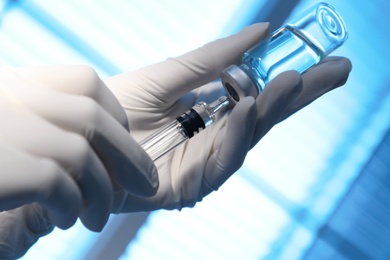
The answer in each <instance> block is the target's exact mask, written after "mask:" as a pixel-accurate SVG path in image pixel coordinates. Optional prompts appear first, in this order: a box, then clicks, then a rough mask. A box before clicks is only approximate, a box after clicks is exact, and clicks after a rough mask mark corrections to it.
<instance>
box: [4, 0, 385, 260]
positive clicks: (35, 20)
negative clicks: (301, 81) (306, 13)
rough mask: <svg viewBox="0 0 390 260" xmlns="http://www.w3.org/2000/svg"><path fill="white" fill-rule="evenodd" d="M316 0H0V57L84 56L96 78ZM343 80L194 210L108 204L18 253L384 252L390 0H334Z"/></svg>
mask: <svg viewBox="0 0 390 260" xmlns="http://www.w3.org/2000/svg"><path fill="white" fill-rule="evenodd" d="M317 2H319V1H305V0H301V1H299V0H297V1H292V0H291V1H282V0H280V1H276V0H275V1H264V0H229V1H223V0H215V1H209V0H198V1H175V0H131V1H127V0H116V1H109V0H83V1H80V0H67V1H59V0H25V1H22V0H19V1H17V0H13V1H11V0H9V1H5V0H3V1H1V2H0V3H1V4H0V8H1V20H0V65H1V66H9V65H11V66H27V65H31V64H42V63H44V64H58V63H72V64H74V63H82V64H89V65H91V66H92V67H94V68H95V69H96V70H97V71H98V73H99V75H100V76H101V77H102V78H105V77H107V76H109V75H113V74H115V73H119V72H122V71H127V70H133V69H136V68H138V67H140V66H145V65H148V64H151V63H154V62H157V61H160V60H163V59H165V58H167V57H170V56H176V55H179V54H182V53H184V52H186V51H189V50H191V49H194V48H196V47H198V46H201V45H203V44H205V43H207V42H208V41H211V40H214V39H217V38H220V37H224V36H227V35H230V34H232V33H234V32H237V31H238V30H240V29H241V28H242V27H244V26H246V25H249V24H251V23H254V22H262V21H271V22H272V27H273V29H276V28H278V27H279V26H280V25H282V24H283V22H284V21H285V20H286V19H289V17H291V16H294V14H297V13H299V12H301V11H302V10H303V9H305V8H307V7H309V6H312V5H314V4H315V3H317ZM328 3H330V4H332V5H333V6H334V7H335V8H336V9H337V10H338V11H339V13H341V15H342V16H343V18H344V20H345V22H346V24H347V27H348V31H349V40H348V41H347V43H346V44H345V45H344V46H343V47H341V48H340V49H339V50H337V51H336V52H335V53H334V54H335V55H342V56H346V57H349V58H350V59H351V60H352V63H353V71H352V73H351V76H350V78H349V81H348V83H347V84H346V85H345V86H344V87H342V88H340V89H337V90H335V91H333V92H332V93H329V94H327V95H325V96H324V97H322V98H320V99H319V100H317V101H316V102H314V103H313V104H311V105H310V106H308V107H307V108H305V109H303V110H302V111H300V112H299V113H297V114H296V115H294V116H293V117H291V118H289V119H288V120H286V121H284V122H282V123H281V124H279V125H277V126H276V127H274V128H273V129H272V131H271V132H270V133H269V134H268V135H267V136H266V137H265V138H264V139H263V140H261V142H260V143H259V144H258V145H257V146H256V147H255V148H254V149H253V150H252V151H251V152H250V154H249V155H248V157H247V159H246V161H245V164H244V166H243V167H242V168H241V169H240V170H239V172H238V173H237V174H236V175H235V176H233V177H232V178H231V179H230V180H229V181H228V182H227V183H226V185H224V186H223V187H222V188H221V189H220V190H219V191H218V192H216V193H214V194H211V195H210V196H208V197H206V198H205V199H204V201H203V202H202V203H199V204H198V205H196V206H195V208H193V209H184V210H182V211H181V212H178V211H157V212H153V213H150V214H147V213H137V214H127V215H118V216H112V218H111V219H110V222H109V224H108V225H107V227H106V228H105V229H104V230H103V232H101V233H98V234H97V233H92V232H89V231H88V230H86V229H85V228H84V227H83V226H82V225H81V224H80V223H77V224H76V225H75V226H74V227H72V228H71V229H69V230H67V231H61V230H57V229H56V230H55V231H54V232H53V233H52V234H50V235H48V236H46V237H44V238H42V239H41V240H40V241H39V242H38V243H37V244H36V246H35V247H33V248H32V249H31V250H30V251H29V252H28V253H27V254H26V256H25V257H23V259H122V260H125V259H179V258H180V259H329V258H332V259H389V258H390V247H389V245H388V244H389V243H390V238H389V237H390V236H389V235H390V208H389V202H390V188H389V187H390V181H389V179H390V178H389V177H388V176H387V174H389V173H390V157H389V156H390V130H389V127H390V120H389V118H390V95H389V94H390V88H389V83H388V80H389V74H390V73H389V68H390V66H389V65H390V64H389V63H390V62H389V57H390V48H388V45H389V39H390V31H389V27H388V24H389V23H388V14H389V13H390V2H388V1H386V0H372V1H359V2H358V3H357V1H352V0H349V1H348V0H344V1H336V0H334V1H328Z"/></svg>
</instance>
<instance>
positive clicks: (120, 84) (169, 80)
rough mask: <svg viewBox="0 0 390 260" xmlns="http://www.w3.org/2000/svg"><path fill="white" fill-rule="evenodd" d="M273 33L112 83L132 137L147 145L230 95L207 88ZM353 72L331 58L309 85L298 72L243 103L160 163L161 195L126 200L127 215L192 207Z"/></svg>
mask: <svg viewBox="0 0 390 260" xmlns="http://www.w3.org/2000/svg"><path fill="white" fill-rule="evenodd" d="M267 33H268V24H267V23H263V24H255V25H252V26H249V27H247V28H245V29H244V30H242V31H241V32H239V33H238V34H236V35H233V36H231V37H228V38H225V39H221V40H217V41H215V42H212V43H209V44H207V45H205V46H204V47H202V48H199V49H197V50H194V51H192V52H189V53H187V54H184V55H183V56H180V57H178V58H172V59H168V60H166V61H164V62H161V63H158V64H155V65H151V66H148V67H146V68H142V69H139V70H137V71H134V72H128V73H124V74H122V75H117V76H114V77H112V78H109V79H108V80H106V81H105V82H106V84H107V86H108V87H109V88H110V89H111V90H112V91H113V93H114V94H115V96H116V97H117V98H118V100H119V101H120V103H121V104H122V106H123V107H124V109H125V111H126V114H127V118H128V120H129V125H130V133H131V134H132V135H133V136H134V138H135V139H136V140H137V141H141V140H142V139H144V138H145V137H146V136H148V135H150V134H151V133H153V132H154V131H156V130H157V129H158V128H159V127H161V126H162V125H164V124H166V123H168V122H171V121H172V120H173V119H174V118H176V117H177V116H179V115H181V114H182V113H183V112H185V111H186V110H187V109H189V108H190V107H191V106H193V105H194V104H195V103H197V102H199V101H205V102H210V101H214V100H215V99H217V98H218V97H220V96H221V95H225V91H224V90H223V88H222V86H221V84H220V83H219V82H212V83H208V82H211V81H213V80H216V79H217V78H218V77H219V75H220V73H221V71H222V70H223V69H225V68H226V67H228V66H229V65H231V64H239V63H240V60H241V57H242V55H243V53H244V52H245V51H246V50H247V49H249V48H250V47H251V46H253V45H254V44H255V43H258V42H259V41H261V40H262V39H264V38H265V37H266V36H267ZM350 70H351V64H350V62H349V60H347V59H344V58H330V59H327V60H325V61H324V62H323V63H322V64H321V65H319V66H317V67H316V68H313V69H312V70H311V71H310V72H308V73H306V74H305V75H304V76H303V80H302V78H301V75H299V74H298V73H297V72H295V71H289V72H285V73H283V74H281V75H280V76H279V77H277V78H275V79H274V80H273V81H272V82H270V83H269V85H268V86H267V87H266V88H265V90H264V91H263V92H262V93H261V95H260V96H259V97H258V98H257V99H256V100H254V99H253V98H251V97H247V98H245V99H243V100H241V101H240V102H239V103H238V104H237V105H236V106H235V107H234V109H233V110H232V111H227V112H226V113H225V115H224V116H223V118H220V119H219V120H218V122H216V123H215V124H214V125H212V126H211V127H209V128H208V129H206V130H204V131H203V132H201V133H200V134H198V135H197V136H195V137H193V138H192V139H190V140H189V141H188V142H186V143H185V144H183V145H181V146H179V147H178V148H176V149H175V150H174V151H172V152H170V153H169V154H167V155H165V156H164V157H162V158H160V159H159V160H157V162H156V165H157V167H158V171H159V180H160V186H159V189H158V192H157V194H156V195H155V196H153V197H149V198H137V197H135V196H132V195H126V196H127V200H126V202H125V203H124V205H123V208H122V209H121V210H120V211H121V212H131V211H149V210H155V209H161V208H164V209H181V208H182V207H191V206H193V205H194V204H195V203H196V202H198V201H201V200H202V198H203V197H204V196H205V195H207V194H209V193H210V192H211V191H213V190H216V189H218V188H219V187H220V185H222V184H223V183H224V182H225V181H226V180H227V179H228V178H229V177H230V176H231V175H232V174H233V173H234V172H235V171H237V170H238V169H239V168H240V167H241V165H242V163H243V161H244V158H245V156H246V154H247V152H248V151H249V150H250V148H251V147H253V146H254V145H255V144H256V143H257V142H258V141H259V140H260V139H261V138H262V137H263V136H264V135H265V134H266V133H267V132H268V131H269V130H270V129H271V128H272V127H273V125H275V124H277V123H278V122H280V121H281V120H283V119H284V118H286V117H288V116H289V115H291V114H293V113H294V112H296V111H297V110H299V109H301V108H302V107H304V106H306V105H307V104H309V103H310V102H312V101H313V100H315V99H316V98H318V97H319V96H321V95H322V94H324V93H326V92H328V91H330V90H331V89H333V88H335V87H338V86H341V85H343V84H344V83H345V81H346V79H347V78H348V74H349V71H350ZM207 83H208V84H207ZM205 84H206V85H205Z"/></svg>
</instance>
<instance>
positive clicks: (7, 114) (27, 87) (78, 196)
mask: <svg viewBox="0 0 390 260" xmlns="http://www.w3.org/2000/svg"><path fill="white" fill-rule="evenodd" d="M0 121H1V124H0V167H1V173H0V211H4V210H5V212H2V213H0V223H1V225H0V258H1V259H4V258H7V257H10V258H15V257H18V256H20V255H22V254H23V253H24V252H25V251H26V250H27V249H28V248H29V247H30V246H31V245H32V243H34V242H35V241H36V240H37V239H38V238H39V236H42V235H44V234H46V233H47V232H50V231H51V230H52V228H53V226H58V227H60V228H62V229H66V228H69V227H70V226H71V225H73V223H74V222H75V221H76V219H77V217H80V219H81V221H82V222H83V223H84V225H85V226H86V227H87V228H89V229H90V230H93V231H100V230H101V229H102V228H103V226H104V225H105V223H106V221H107V219H108V216H109V214H110V213H111V211H112V208H113V207H116V206H115V202H116V201H117V199H115V194H117V193H114V192H118V193H119V194H122V193H123V192H122V190H126V192H128V193H130V194H134V195H137V196H150V195H153V194H155V192H156V190H157V186H158V179H157V171H156V168H155V166H154V164H153V162H152V161H151V160H150V158H149V157H148V156H147V155H146V153H145V152H144V151H143V149H141V148H140V147H139V145H138V144H137V143H136V142H135V141H134V140H133V139H132V138H131V136H130V135H129V133H128V131H127V130H126V128H127V126H128V123H127V118H126V115H125V113H124V112H123V109H122V107H121V106H120V104H119V103H118V101H117V100H116V99H115V97H114V96H113V95H112V93H111V92H110V91H109V90H108V89H107V88H106V87H105V85H104V83H103V82H102V81H101V80H100V79H99V77H98V76H97V75H96V73H95V72H94V71H93V70H92V69H90V68H87V67H84V66H50V67H32V68H21V69H15V68H3V69H0ZM30 203H31V204H30ZM26 204H28V205H26ZM23 205H25V206H23ZM18 207H19V208H18ZM12 209H14V210H12ZM7 210H10V211H7ZM11 234H12V235H11Z"/></svg>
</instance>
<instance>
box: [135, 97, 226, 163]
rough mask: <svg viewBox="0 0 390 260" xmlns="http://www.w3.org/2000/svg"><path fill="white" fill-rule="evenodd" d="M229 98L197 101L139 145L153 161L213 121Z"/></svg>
mask: <svg viewBox="0 0 390 260" xmlns="http://www.w3.org/2000/svg"><path fill="white" fill-rule="evenodd" d="M229 100H230V99H229V98H228V97H226V96H222V97H220V98H218V99H217V100H216V101H214V102H212V103H211V104H206V103H205V102H203V101H202V102H199V103H197V104H196V105H195V106H193V107H192V108H191V109H189V110H188V111H187V112H185V113H184V114H182V115H181V116H179V117H178V118H176V120H174V121H173V122H171V123H170V124H167V125H165V126H163V127H162V128H160V129H159V130H157V131H156V132H155V133H153V134H152V135H151V136H149V137H147V138H146V139H144V140H143V141H141V142H140V145H141V147H142V148H143V149H144V150H145V151H146V152H147V153H148V154H149V156H150V157H151V158H152V160H153V161H156V160H157V159H158V158H160V157H161V156H163V155H164V154H166V153H167V152H169V151H171V150H172V149H174V148H175V147H177V146H178V145H179V144H181V143H183V142H184V141H186V140H188V139H190V138H192V137H193V136H194V135H196V134H197V133H199V132H200V131H202V130H203V129H205V128H206V127H208V126H210V125H211V124H213V123H214V122H215V114H216V113H217V112H218V111H219V110H220V109H221V108H223V107H226V106H227V105H228V104H229Z"/></svg>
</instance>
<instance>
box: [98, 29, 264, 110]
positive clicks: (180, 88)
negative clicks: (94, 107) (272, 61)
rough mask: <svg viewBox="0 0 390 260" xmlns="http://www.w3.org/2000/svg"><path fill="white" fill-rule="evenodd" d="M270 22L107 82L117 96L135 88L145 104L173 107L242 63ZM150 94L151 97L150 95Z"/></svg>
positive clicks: (262, 38)
mask: <svg viewBox="0 0 390 260" xmlns="http://www.w3.org/2000/svg"><path fill="white" fill-rule="evenodd" d="M268 29H269V23H258V24H253V25H251V26H248V27H246V28H244V29H243V30H241V31H240V32H238V33H237V34H234V35H232V36H229V37H226V38H223V39H219V40H216V41H213V42H210V43H208V44H206V45H204V46H203V47H200V48H198V49H195V50H193V51H191V52H188V53H186V54H184V55H181V56H179V57H176V58H170V59H168V60H166V61H163V62H160V63H156V64H153V65H151V66H147V67H145V68H142V69H140V70H137V71H134V72H127V73H124V74H121V75H117V76H114V77H111V78H109V79H108V80H107V81H106V83H107V84H108V85H109V86H110V88H111V89H112V90H113V91H114V93H116V92H117V95H119V94H118V93H126V92H124V91H121V89H120V88H122V87H123V88H125V87H126V88H128V87H129V86H133V87H135V86H136V88H137V89H139V90H140V91H142V93H149V95H143V96H144V98H145V99H148V98H149V99H150V100H143V102H145V104H148V105H149V106H150V103H151V104H154V103H155V100H156V99H157V100H161V101H162V102H161V104H158V105H159V106H161V105H164V104H167V105H169V104H171V103H172V102H175V101H176V100H177V99H178V98H179V97H181V96H182V95H184V94H185V93H187V92H190V91H191V90H193V89H195V88H198V87H200V86H202V85H204V84H206V83H208V82H211V81H213V80H215V79H217V78H218V77H219V75H220V73H221V72H222V70H224V69H225V68H226V67H228V66H230V65H232V64H239V63H240V61H241V57H242V55H243V54H244V52H245V51H246V50H248V49H249V48H251V47H252V46H253V45H255V44H256V43H259V42H261V41H262V40H264V39H265V38H266V37H267V36H268ZM150 94H151V95H150Z"/></svg>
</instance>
